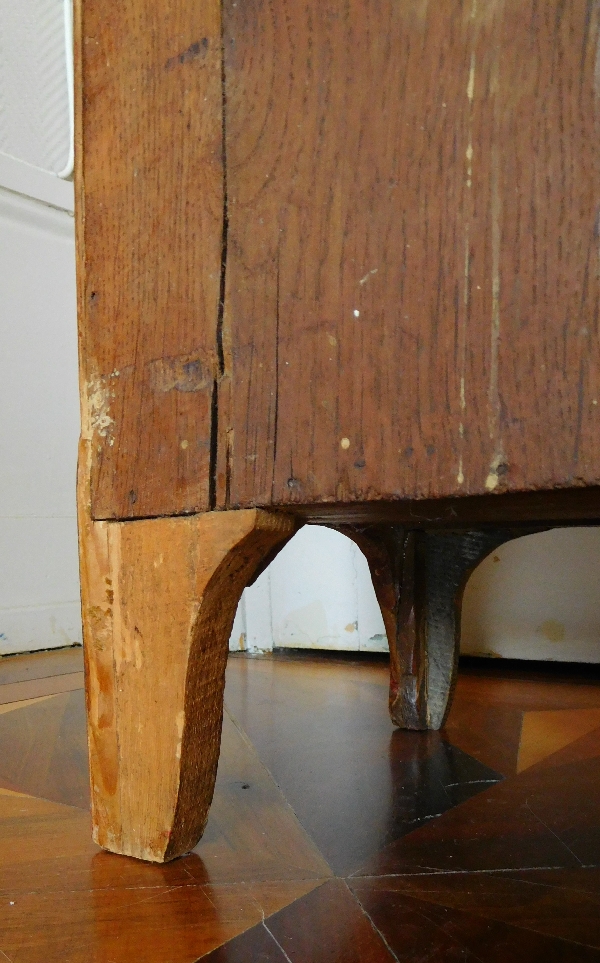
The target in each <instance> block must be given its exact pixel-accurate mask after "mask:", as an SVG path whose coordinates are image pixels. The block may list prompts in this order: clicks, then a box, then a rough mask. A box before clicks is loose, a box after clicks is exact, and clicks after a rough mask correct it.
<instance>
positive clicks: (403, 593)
mask: <svg viewBox="0 0 600 963" xmlns="http://www.w3.org/2000/svg"><path fill="white" fill-rule="evenodd" d="M340 531H343V532H344V534H346V535H348V536H349V537H350V538H352V539H353V541H355V542H356V544H357V545H358V546H359V548H361V550H362V551H363V553H364V555H365V556H366V558H367V561H368V563H369V568H370V571H371V578H372V579H373V587H374V589H375V594H376V596H377V600H378V602H379V605H380V607H381V613H382V616H383V620H384V623H385V627H386V632H387V636H388V641H389V646H390V698H389V706H390V715H391V717H392V721H393V722H394V723H395V725H397V726H400V727H401V728H404V729H439V728H441V726H442V725H443V724H444V721H445V719H446V716H447V715H448V712H449V709H450V705H451V700H452V693H453V689H454V684H455V681H456V669H457V665H458V653H459V644H460V615H461V605H462V595H463V591H464V588H465V585H466V584H467V581H468V578H469V575H470V574H471V572H472V571H473V569H475V568H476V566H477V565H478V564H479V562H480V561H482V559H483V558H485V556H486V555H489V553H490V552H492V551H493V550H494V549H495V548H498V546H499V545H502V543H503V542H506V541H509V540H510V539H512V538H516V537H517V536H519V535H523V534H527V532H525V531H523V530H513V529H483V530H480V531H465V532H424V531H411V530H406V529H404V528H401V527H400V526H395V525H378V526H369V527H368V528H360V529H359V528H357V527H354V526H352V527H350V526H343V527H340Z"/></svg>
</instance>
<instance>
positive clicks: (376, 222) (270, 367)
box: [217, 0, 600, 507]
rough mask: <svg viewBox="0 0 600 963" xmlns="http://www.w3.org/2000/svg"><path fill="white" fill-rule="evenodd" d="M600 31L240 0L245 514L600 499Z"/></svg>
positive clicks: (349, 1)
mask: <svg viewBox="0 0 600 963" xmlns="http://www.w3.org/2000/svg"><path fill="white" fill-rule="evenodd" d="M598 37H599V30H598V7H597V5H595V4H588V5H587V6H586V5H585V4H583V3H580V2H578V0H552V2H548V3H546V4H542V5H540V4H539V3H537V2H536V0H525V2H523V0H518V2H517V0H492V2H489V3H484V4H482V3H474V2H471V0H464V2H462V0H444V2H443V3H427V2H420V0H403V2H398V0H346V2H345V3H331V2H321V0H306V2H304V3H302V4H300V3H297V2H296V0H279V2H277V3H273V2H269V0H245V2H244V3H239V2H238V3H236V2H235V0H225V3H224V55H225V74H226V105H227V106H226V132H227V136H226V154H227V194H228V213H229V219H228V223H229V232H228V258H227V271H226V298H225V312H224V337H223V344H224V346H225V348H226V352H225V368H226V376H225V379H224V380H223V382H222V393H221V396H220V397H221V404H220V411H219V430H220V437H219V471H218V479H217V489H218V503H219V504H220V505H222V506H223V505H228V506H230V507H236V506H240V507H241V506H245V505H251V504H259V505H268V504H273V505H286V504H294V503H296V504H302V503H316V502H323V501H335V502H338V503H343V502H353V501H360V500H373V499H398V498H431V497H441V496H455V495H468V494H482V493H488V492H500V491H510V490H514V491H516V490H522V489H546V488H552V487H554V486H570V485H574V484H575V485H579V484H586V485H587V484H598V482H599V481H600V448H599V441H598V439H599V438H600V431H599V429H600V415H599V410H598V409H599V407H600V405H597V404H596V401H600V396H599V394H598V392H599V390H600V386H599V385H598V379H599V376H600V354H599V342H598V331H597V325H598V293H599V283H598V276H599V268H598V265H599V263H600V262H599V254H598V250H599V248H598V245H599V240H598V236H599V233H600V231H599V229H598V221H599V219H598V210H599V207H598V205H599V201H600V172H599V160H598V156H599V155H598V151H597V150H596V146H595V145H596V143H597V138H598V133H599V126H600V109H599V108H600V104H599V100H598V98H599V96H600V86H599V83H598V76H599V68H598V66H597V65H598V62H599V60H598V57H597V52H596V51H597V45H598Z"/></svg>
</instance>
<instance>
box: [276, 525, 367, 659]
mask: <svg viewBox="0 0 600 963" xmlns="http://www.w3.org/2000/svg"><path fill="white" fill-rule="evenodd" d="M351 545H352V543H350V542H349V540H348V539H347V538H345V536H344V535H341V534H340V533H339V532H334V531H332V530H331V529H327V528H321V529H319V531H318V534H317V533H316V532H315V531H314V530H311V528H310V527H308V526H307V527H305V528H303V529H301V530H300V531H299V532H298V534H297V535H296V536H295V537H294V538H293V539H292V541H291V542H289V543H288V544H287V545H286V546H285V548H284V549H282V551H281V552H280V553H279V555H278V556H277V558H276V559H275V561H274V562H273V563H272V565H271V573H270V574H271V604H272V624H273V642H274V644H275V645H276V646H282V645H288V646H294V647H295V648H321V649H351V650H352V649H358V631H357V622H358V599H357V587H356V568H355V565H354V559H353V553H352V551H350V549H349V546H350V547H351Z"/></svg>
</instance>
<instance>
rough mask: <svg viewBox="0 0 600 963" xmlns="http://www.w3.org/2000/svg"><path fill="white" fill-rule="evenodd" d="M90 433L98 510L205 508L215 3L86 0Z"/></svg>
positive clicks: (217, 144) (81, 76)
mask: <svg viewBox="0 0 600 963" xmlns="http://www.w3.org/2000/svg"><path fill="white" fill-rule="evenodd" d="M76 37H77V40H76V53H77V73H78V77H77V82H76V87H77V95H78V106H77V127H78V130H77V148H78V150H77V154H78V161H77V174H76V180H77V230H78V286H79V324H80V351H81V399H82V423H83V428H82V430H83V435H84V437H88V438H90V439H91V441H92V446H91V448H92V464H91V466H90V471H91V476H92V509H93V515H94V517H95V518H129V517H136V516H151V515H159V514H175V513H179V512H189V511H202V510H205V509H207V508H208V507H209V504H208V503H209V489H210V483H209V476H210V459H211V422H212V416H211V406H212V399H213V389H214V385H215V379H216V378H217V377H218V358H217V335H216V330H217V325H218V310H219V308H218V305H219V291H220V273H221V248H222V227H223V144H222V83H221V63H222V58H221V18H220V5H219V3H218V0H203V2H202V3H201V4H192V3H188V2H186V0H171V2H168V3H145V2H142V0H123V2H121V3H118V4H115V5H112V6H111V7H110V9H108V8H107V6H106V4H105V3H102V2H100V0H79V5H78V10H77V12H76Z"/></svg>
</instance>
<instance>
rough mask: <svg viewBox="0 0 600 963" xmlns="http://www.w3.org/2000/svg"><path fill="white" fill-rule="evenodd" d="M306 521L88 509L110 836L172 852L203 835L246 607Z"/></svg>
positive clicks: (85, 546) (95, 693) (169, 855)
mask: <svg viewBox="0 0 600 963" xmlns="http://www.w3.org/2000/svg"><path fill="white" fill-rule="evenodd" d="M84 511H85V508H84V506H82V514H83V513H84ZM293 531H294V522H293V519H291V518H290V517H289V516H285V515H276V514H271V513H268V512H263V511H258V510H254V509H252V510H245V511H232V512H211V513H208V514H205V515H194V516H188V517H179V518H155V519H148V520H140V521H127V522H93V521H90V519H89V515H88V516H87V517H84V518H80V541H81V572H82V605H83V623H84V644H85V657H86V693H87V708H88V738H89V755H90V770H91V788H92V818H93V834H94V839H95V841H96V842H97V843H98V844H99V845H100V846H103V847H104V848H105V849H109V850H111V851H112V852H116V853H123V854H126V855H129V856H137V857H139V858H141V859H147V860H152V861H154V862H164V861H166V860H169V859H173V858H174V857H176V856H179V855H181V854H182V853H185V852H187V851H189V850H190V849H191V848H192V847H193V846H194V845H195V844H196V843H197V841H198V839H199V838H200V836H201V835H202V832H203V830H204V826H205V823H206V819H207V815H208V809H209V806H210V803H211V800H212V794H213V788H214V782H215V775H216V770H217V762H218V756H219V746H220V740H221V723H222V715H223V688H224V684H225V666H226V662H227V651H228V641H229V635H230V632H231V627H232V624H233V618H234V615H235V610H236V606H237V603H238V600H239V598H240V595H241V593H242V591H243V589H244V587H245V585H246V583H247V582H248V580H249V579H250V578H251V576H252V574H253V572H254V569H255V568H256V567H257V565H259V564H260V562H261V560H262V559H263V557H264V556H265V555H267V554H268V553H269V552H270V551H271V550H272V548H273V547H274V546H275V545H277V544H278V543H280V542H283V541H285V540H287V539H288V538H289V537H290V536H291V535H292V534H293Z"/></svg>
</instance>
